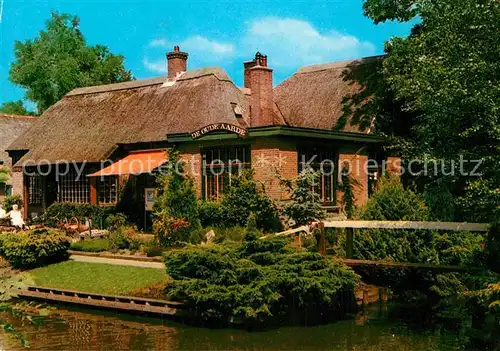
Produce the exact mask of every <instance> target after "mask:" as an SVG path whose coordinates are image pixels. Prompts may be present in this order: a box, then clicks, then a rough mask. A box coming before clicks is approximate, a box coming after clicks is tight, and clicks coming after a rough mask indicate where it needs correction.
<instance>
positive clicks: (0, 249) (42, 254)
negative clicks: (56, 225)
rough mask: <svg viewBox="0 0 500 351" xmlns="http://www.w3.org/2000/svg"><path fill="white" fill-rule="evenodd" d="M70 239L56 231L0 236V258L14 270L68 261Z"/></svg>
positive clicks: (41, 230)
mask: <svg viewBox="0 0 500 351" xmlns="http://www.w3.org/2000/svg"><path fill="white" fill-rule="evenodd" d="M70 244H71V242H70V239H69V238H68V237H67V236H66V235H65V234H64V233H62V232H60V231H58V230H47V229H35V230H30V231H26V232H18V233H4V234H0V256H2V257H3V258H5V259H6V260H7V261H8V262H9V263H10V264H11V265H12V266H13V267H15V268H34V267H40V266H44V265H47V264H50V263H55V262H60V261H63V260H66V259H68V257H69V255H68V249H69V247H70Z"/></svg>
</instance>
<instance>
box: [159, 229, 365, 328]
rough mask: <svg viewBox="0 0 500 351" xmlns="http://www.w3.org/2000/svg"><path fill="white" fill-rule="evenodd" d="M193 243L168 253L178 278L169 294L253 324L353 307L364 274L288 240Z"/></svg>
mask: <svg viewBox="0 0 500 351" xmlns="http://www.w3.org/2000/svg"><path fill="white" fill-rule="evenodd" d="M248 239H249V240H247V241H244V242H243V243H241V244H239V245H225V246H222V245H209V246H201V247H200V246H189V247H186V248H184V249H181V250H175V251H170V252H167V253H165V256H164V258H165V265H166V267H167V273H168V274H169V275H170V277H171V278H172V280H171V281H170V282H169V284H168V285H167V287H166V289H165V295H166V296H167V297H168V298H170V299H174V300H179V301H183V302H184V303H185V305H186V307H187V308H189V309H191V310H192V311H193V312H195V314H196V315H197V316H198V317H199V321H202V322H209V323H216V324H222V325H224V324H227V323H230V322H233V323H245V324H247V325H255V324H266V325H269V324H270V323H283V322H286V321H288V322H289V321H290V320H289V318H290V317H294V318H295V319H294V322H300V321H302V322H303V321H305V320H307V321H308V323H314V322H320V321H324V320H327V319H329V318H331V317H339V316H341V315H342V314H343V313H345V312H346V311H348V310H349V309H350V307H351V306H352V303H353V302H354V299H353V293H354V288H355V286H356V284H357V283H358V276H357V275H356V274H355V273H354V272H353V271H352V270H351V269H350V268H348V267H346V266H345V265H343V264H341V263H339V262H336V261H334V260H331V259H326V258H325V257H323V256H321V255H320V254H319V253H311V252H307V251H305V250H302V249H298V248H292V247H290V246H289V245H288V243H289V242H288V240H284V239H276V238H275V239H270V240H260V239H257V240H250V239H251V238H250V236H248Z"/></svg>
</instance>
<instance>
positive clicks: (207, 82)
mask: <svg viewBox="0 0 500 351" xmlns="http://www.w3.org/2000/svg"><path fill="white" fill-rule="evenodd" d="M187 57H188V54H187V53H184V52H181V51H180V50H179V48H178V47H175V48H174V51H173V52H171V53H168V54H167V58H168V76H166V77H158V78H154V79H146V80H137V81H131V82H126V83H118V84H111V85H104V86H95V87H85V88H79V89H75V90H73V91H71V92H69V93H68V94H67V95H66V96H65V97H64V98H62V99H61V100H60V101H59V102H57V103H56V104H54V105H53V106H51V107H50V108H49V109H48V110H47V111H45V112H44V114H43V115H42V116H41V117H40V121H39V122H38V123H37V124H36V125H34V126H33V128H31V129H29V130H28V131H27V132H26V133H24V134H23V135H22V136H20V137H19V138H18V139H17V140H15V141H13V142H12V144H11V145H10V146H9V147H8V149H9V152H10V154H11V156H13V157H15V158H16V159H19V161H18V162H17V163H16V165H17V166H28V165H30V166H33V165H36V164H40V163H43V164H57V163H60V162H64V161H70V162H76V163H83V162H85V163H92V164H94V165H95V164H97V163H99V162H102V161H103V160H107V159H109V158H111V159H112V160H113V162H116V163H118V162H120V159H122V158H124V157H125V156H126V157H125V158H126V159H127V162H128V161H131V160H132V161H133V159H134V158H138V157H139V156H134V155H136V154H134V151H137V150H142V151H141V155H140V158H141V160H142V159H144V157H145V155H147V153H146V154H145V153H144V150H148V149H156V150H157V149H166V148H168V147H171V146H173V145H175V146H177V147H178V148H179V149H180V150H181V152H182V155H183V157H186V158H188V157H190V158H192V159H195V160H196V162H198V164H197V165H196V166H195V168H196V169H193V172H192V173H193V174H194V173H197V175H193V176H194V177H195V180H196V183H197V186H198V192H199V195H200V196H203V197H205V198H213V197H215V198H217V197H218V195H219V193H222V192H223V189H222V188H223V186H224V184H225V181H222V180H220V179H219V177H220V175H217V176H210V175H206V174H203V175H200V174H199V172H194V171H198V170H199V169H200V167H204V168H203V170H205V168H206V167H208V166H207V165H206V160H210V162H212V161H213V160H214V159H217V160H219V161H221V162H222V164H226V163H227V164H230V163H231V160H230V159H229V158H230V157H237V158H238V160H239V161H241V160H242V159H244V161H243V163H242V164H244V165H245V167H246V166H248V167H250V165H251V166H252V167H254V168H255V172H256V178H257V179H258V180H259V181H262V182H263V183H266V182H267V186H268V189H267V191H268V192H269V193H270V194H271V195H272V196H274V197H280V196H281V194H282V192H281V191H280V190H279V189H277V183H276V179H274V180H272V179H271V181H270V183H269V175H267V174H265V173H266V172H269V169H270V168H271V167H263V169H265V172H264V171H260V170H259V167H255V166H256V165H255V163H256V161H258V160H260V158H258V157H257V153H258V152H259V153H262V154H265V155H266V157H270V158H271V159H275V158H278V157H280V158H281V155H284V154H286V155H287V157H288V159H289V161H288V165H287V166H285V167H284V168H283V167H282V168H283V169H282V171H283V172H284V173H286V174H285V175H286V176H287V177H292V176H294V175H295V174H297V172H298V171H300V169H302V168H301V167H302V166H301V165H300V163H298V161H297V160H298V159H299V158H300V157H301V156H303V155H304V154H308V155H309V154H311V153H312V152H314V150H321V153H322V154H321V155H322V156H321V157H320V158H323V159H324V158H326V157H329V158H332V159H335V160H336V159H339V158H342V157H341V156H342V155H343V154H345V155H354V154H356V155H357V156H359V155H363V157H365V156H366V155H367V154H368V153H369V152H370V150H371V149H373V148H374V147H376V145H380V143H381V142H382V140H381V139H380V138H378V137H376V136H373V135H371V134H370V129H367V128H364V127H362V128H360V127H359V126H357V125H355V124H354V123H351V122H352V121H351V120H350V119H349V117H348V116H347V118H346V113H345V109H344V108H343V104H344V102H345V99H346V96H350V95H352V94H356V93H358V92H360V91H362V90H363V89H364V88H363V87H362V86H361V85H359V84H356V83H353V82H352V81H350V80H349V79H346V74H345V71H346V70H349V69H350V68H351V67H355V66H359V65H364V64H365V63H367V62H371V61H372V59H368V60H367V59H361V60H354V61H348V62H342V63H335V64H325V65H315V66H310V67H304V68H301V69H300V70H299V71H298V72H297V73H295V74H294V75H293V76H292V77H290V78H289V79H287V80H285V81H284V82H283V83H281V84H280V85H278V86H277V87H273V84H272V72H273V70H272V69H270V68H269V67H268V66H267V57H266V56H265V55H262V54H260V53H257V54H256V56H255V58H254V59H253V60H251V61H248V62H245V63H244V71H243V73H244V87H237V86H236V85H235V84H234V83H233V81H232V80H231V79H230V78H229V77H228V75H227V74H226V73H225V72H224V71H223V70H222V69H221V68H217V67H216V68H204V69H198V70H194V71H187ZM341 119H342V120H343V122H342V125H341V127H340V128H339V127H338V126H339V121H340V120H341ZM304 150H306V151H304ZM127 155H128V156H127ZM156 155H157V154H156ZM155 157H157V156H155ZM358 158H359V157H358ZM137 160H138V159H137ZM165 160H166V158H165ZM109 162H111V161H109ZM109 162H108V164H109ZM122 162H124V161H123V160H122ZM141 162H142V161H141ZM155 162H156V163H155V164H157V163H158V162H163V161H162V160H155ZM200 163H201V164H200ZM118 166H121V164H115V165H114V166H113V168H112V169H110V168H108V169H104V168H105V166H103V165H102V164H101V166H100V167H98V166H93V170H92V171H89V173H92V172H95V170H96V169H97V170H99V169H100V168H103V170H102V171H99V172H97V173H94V174H93V175H99V176H101V178H102V177H103V176H104V175H106V176H109V175H110V174H111V175H114V174H116V172H117V171H116V169H119V168H121V167H118ZM257 166H258V165H257ZM280 167H281V166H280ZM147 171H151V170H150V169H148V170H147ZM126 173H127V171H120V174H116V175H117V176H122V175H124V174H126ZM202 173H203V172H202ZM224 174H226V175H225V176H228V173H224ZM360 177H361V178H363V180H362V181H363V183H366V179H364V178H366V172H365V174H363V175H360ZM84 178H85V177H84ZM54 179H55V181H57V182H59V183H58V186H57V187H56V188H57V189H58V192H59V194H58V195H57V199H58V200H59V201H77V202H86V199H88V201H89V202H100V200H99V198H98V196H97V195H95V193H97V192H98V189H97V190H96V189H94V188H92V186H94V187H96V185H95V184H94V185H92V183H93V177H90V178H89V177H87V178H85V179H84V181H85V182H88V186H89V187H90V190H89V191H88V193H87V192H86V191H84V192H83V195H82V191H80V190H78V196H77V197H73V196H72V195H71V194H70V195H68V196H66V195H67V194H66V195H65V193H64V187H62V186H61V185H62V184H67V183H68V182H62V181H61V180H60V178H58V177H57V176H56V177H55V178H54ZM27 182H29V180H27ZM334 183H335V180H334V177H333V176H331V177H330V178H328V179H327V180H326V181H323V185H322V189H320V190H318V191H320V192H321V194H320V197H321V198H322V199H323V200H324V202H328V203H332V202H333V203H335V198H336V195H335V194H336V189H335V188H336V186H335V184H334ZM68 184H73V183H72V181H69V183H68ZM28 185H29V184H28ZM78 186H79V187H84V188H85V187H86V186H87V185H83V186H82V185H81V184H80V185H78ZM365 188H366V187H365ZM85 189H86V188H85ZM92 189H94V190H92ZM75 191H76V190H75ZM42 192H43V191H42ZM366 192H367V190H366V189H364V190H362V193H363V196H362V197H363V199H364V198H366V196H365V193H366ZM61 193H62V195H61ZM42 198H43V196H42ZM110 198H111V199H112V200H110V201H111V202H113V201H116V200H117V199H116V196H111V197H110ZM362 201H363V200H362Z"/></svg>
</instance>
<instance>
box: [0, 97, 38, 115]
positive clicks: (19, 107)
mask: <svg viewBox="0 0 500 351" xmlns="http://www.w3.org/2000/svg"><path fill="white" fill-rule="evenodd" d="M0 113H6V114H8V115H18V116H33V115H34V113H33V112H30V111H28V110H27V109H26V107H24V104H23V101H22V100H17V101H8V102H4V103H3V104H2V105H1V106H0Z"/></svg>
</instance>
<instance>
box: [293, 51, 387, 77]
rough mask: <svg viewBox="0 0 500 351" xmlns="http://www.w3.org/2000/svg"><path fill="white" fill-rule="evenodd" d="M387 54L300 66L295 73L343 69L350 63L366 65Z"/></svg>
mask: <svg viewBox="0 0 500 351" xmlns="http://www.w3.org/2000/svg"><path fill="white" fill-rule="evenodd" d="M384 56H385V55H375V56H366V57H359V58H356V59H351V60H344V61H334V62H326V63H320V64H315V65H309V66H303V67H300V68H299V70H298V71H297V72H295V73H294V74H304V73H313V72H319V71H326V70H330V69H342V68H346V67H347V66H348V65H351V64H355V65H364V64H368V63H370V62H373V61H376V60H378V59H380V58H382V57H384Z"/></svg>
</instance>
